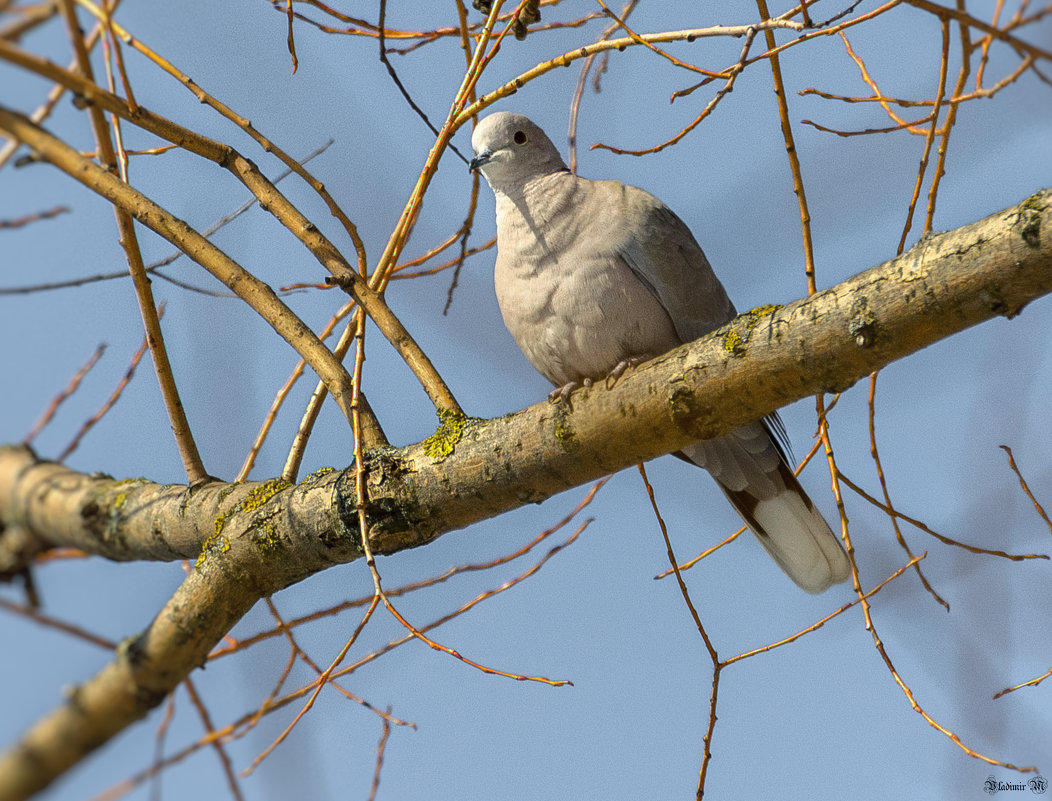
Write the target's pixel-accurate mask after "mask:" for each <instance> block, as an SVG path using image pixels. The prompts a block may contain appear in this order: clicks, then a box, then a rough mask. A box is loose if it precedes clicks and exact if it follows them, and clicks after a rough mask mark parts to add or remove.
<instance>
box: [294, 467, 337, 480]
mask: <svg viewBox="0 0 1052 801" xmlns="http://www.w3.org/2000/svg"><path fill="white" fill-rule="evenodd" d="M335 472H336V468H335V467H319V468H318V469H317V470H315V471H314V472H313V473H311V474H310V475H307V476H304V478H303V480H302V481H301V482H300V484H313V483H314V482H315V481H317V480H318V479H320V478H321V477H322V476H327V475H328V474H329V473H335Z"/></svg>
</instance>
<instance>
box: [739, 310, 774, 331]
mask: <svg viewBox="0 0 1052 801" xmlns="http://www.w3.org/2000/svg"><path fill="white" fill-rule="evenodd" d="M780 308H782V305H781V304H780V303H767V304H765V305H763V306H757V307H756V308H755V309H749V311H748V312H746V314H745V325H746V327H747V328H748V329H749V330H750V331H751V330H752V329H754V328H755V327H756V326H757V325H759V324H760V320H762V319H763V318H764V317H770V316H771V315H772V314H774V313H775V312H776V311H778V310H779V309H780Z"/></svg>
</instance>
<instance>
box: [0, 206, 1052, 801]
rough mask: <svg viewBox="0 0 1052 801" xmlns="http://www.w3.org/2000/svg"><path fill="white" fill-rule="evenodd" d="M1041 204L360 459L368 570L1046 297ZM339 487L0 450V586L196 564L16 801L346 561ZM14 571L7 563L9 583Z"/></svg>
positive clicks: (48, 726)
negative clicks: (531, 399)
mask: <svg viewBox="0 0 1052 801" xmlns="http://www.w3.org/2000/svg"><path fill="white" fill-rule="evenodd" d="M1050 232H1052V190H1044V191H1042V192H1039V193H1037V194H1035V195H1033V196H1032V197H1030V198H1028V199H1026V200H1025V201H1023V202H1022V203H1020V204H1018V205H1016V206H1014V207H1012V208H1010V209H1007V210H1005V211H1003V212H999V213H997V214H994V215H992V216H990V217H988V218H986V219H984V220H981V221H979V222H977V223H974V224H972V225H968V226H965V227H963V228H960V229H958V230H956V231H951V232H949V233H944V234H938V235H932V236H929V237H926V238H925V239H923V240H922V241H921V242H919V243H918V244H917V245H916V246H915V247H914V248H913V249H912V250H910V251H909V252H908V253H906V254H904V255H902V256H900V257H899V258H896V259H894V260H892V261H890V262H887V263H885V264H883V265H880V266H879V267H875V268H873V269H871V270H867V271H866V272H864V273H861V274H859V275H857V276H855V277H854V278H851V279H849V280H848V281H845V282H844V283H842V284H840V285H838V286H836V287H833V288H832V289H828V290H826V291H824V292H820V293H818V294H816V295H814V296H812V297H810V298H807V299H805V300H800V301H797V302H795V303H792V304H790V305H788V306H785V307H780V308H779V307H765V308H763V309H757V310H754V311H752V312H749V313H747V314H744V315H741V316H740V317H738V318H737V319H736V320H734V321H733V322H732V323H730V324H729V325H727V326H725V327H723V328H721V329H719V330H718V331H716V332H714V333H712V334H711V335H709V336H707V337H704V338H702V339H700V340H698V341H696V342H693V343H690V344H688V345H684V346H683V347H681V348H678V349H676V350H675V351H672V352H671V353H668V354H666V355H665V356H662V357H660V358H658V359H655V360H654V361H652V362H650V363H648V364H647V365H645V366H643V367H640V368H639V369H636V370H632V371H629V372H628V373H627V374H626V375H625V376H623V377H622V378H621V379H620V380H619V381H618V382H617V384H616V385H615V386H614V387H612V388H606V387H603V386H602V385H597V386H596V387H593V388H592V389H589V390H582V391H579V392H576V393H574V395H573V398H572V400H573V408H572V409H567V408H566V407H565V406H563V405H551V404H548V403H541V404H538V405H536V406H532V407H530V408H528V409H525V410H523V411H521V412H517V413H515V414H512V415H507V416H505V417H501V418H498V419H495V420H488V421H487V420H471V419H465V418H462V417H458V416H455V415H448V414H447V415H446V416H445V418H444V421H443V425H442V427H441V428H440V429H439V432H438V434H436V435H435V436H434V437H431V438H429V439H428V440H425V441H424V442H421V443H416V444H414V445H409V446H406V447H404V448H400V449H394V448H386V449H377V450H374V451H371V452H369V453H368V454H367V455H366V460H367V462H368V464H367V469H368V480H369V509H368V510H367V511H368V514H367V520H368V523H369V536H370V541H371V543H372V545H373V548H374V550H375V551H377V552H386V553H391V552H395V551H399V550H403V549H405V548H411V547H415V546H418V545H423V544H425V543H427V542H429V541H431V540H433V539H435V538H436V537H438V536H440V535H441V534H443V533H445V532H447V531H450V530H453V529H456V528H462V527H464V526H466V525H469V524H471V523H474V522H477V521H479V520H482V519H485V518H488V517H492V516H494V515H496V514H500V513H501V512H504V511H507V510H509V509H512V508H514V507H517V506H521V505H523V504H525V503H529V502H537V501H541V500H543V499H544V498H547V497H548V496H550V495H552V494H554V493H556V492H560V491H562V490H565V489H567V488H570V487H573V486H575V485H578V484H582V483H584V482H587V481H590V480H592V479H594V478H597V477H599V476H602V475H605V474H608V473H611V472H613V471H616V470H620V469H622V468H624V467H627V466H629V465H632V464H634V463H636V462H638V461H643V460H646V459H651V458H654V457H656V456H658V455H660V454H663V453H669V452H672V451H675V450H678V449H679V448H682V447H683V446H685V445H687V444H689V443H690V442H693V441H696V440H698V439H702V438H706V437H712V436H717V435H719V434H723V433H726V432H727V431H729V430H730V429H732V428H734V427H736V426H738V425H741V424H743V423H746V422H748V421H750V420H755V419H757V418H758V417H760V416H762V415H764V414H767V413H769V412H771V411H773V410H774V409H776V408H778V407H779V406H782V405H784V404H786V403H789V402H791V401H794V400H797V399H799V398H802V397H805V396H807V395H810V394H814V393H818V392H831V391H837V390H843V389H845V388H847V387H849V386H851V384H853V383H854V382H855V381H857V380H858V379H859V378H861V377H863V376H865V375H868V374H869V373H871V372H872V371H874V370H877V369H879V368H881V367H883V366H885V365H887V364H888V363H890V362H892V361H894V360H896V359H899V358H901V357H903V356H905V355H907V354H909V353H912V352H914V351H917V350H919V349H921V348H923V347H925V346H926V345H929V344H931V343H933V342H935V341H937V340H939V339H942V338H944V337H947V336H950V335H951V334H954V333H956V332H958V331H961V330H963V329H965V328H967V327H970V326H972V325H975V324H977V323H979V322H982V321H984V320H987V319H990V318H992V317H995V316H1000V315H1003V316H1006V317H1012V316H1014V315H1015V314H1017V313H1018V312H1019V311H1020V310H1021V309H1022V308H1023V307H1024V306H1025V305H1026V304H1027V303H1029V302H1030V301H1032V300H1034V299H1035V298H1037V297H1040V296H1041V295H1044V294H1047V293H1049V292H1052V234H1050ZM353 499H354V469H353V466H352V467H351V468H348V469H347V470H344V471H330V472H324V471H323V472H319V473H316V474H314V475H312V476H309V477H308V478H307V479H305V480H304V481H303V482H301V483H300V484H298V485H295V486H291V485H288V484H286V483H284V482H280V481H272V482H265V483H253V484H239V485H222V484H213V485H208V486H205V487H201V488H197V489H193V490H190V489H187V488H185V487H172V486H167V487H162V486H158V485H155V484H151V483H149V482H146V481H140V480H133V481H125V482H120V481H113V480H108V479H101V478H98V477H96V476H87V475H84V474H80V473H76V472H75V471H72V470H68V469H67V468H64V467H62V466H59V465H55V464H51V463H46V462H40V461H38V460H37V459H36V457H35V456H34V455H33V454H32V452H31V451H29V450H28V449H27V448H24V447H7V448H0V567H4V566H5V565H6V569H11V570H17V569H19V568H21V567H24V566H25V562H24V560H25V559H27V558H29V557H30V556H31V555H32V553H33V552H34V551H35V550H39V549H40V548H44V547H49V546H54V545H73V546H76V547H79V548H83V549H84V550H87V551H90V552H92V553H98V554H101V555H104V556H107V557H109V558H114V559H160V560H170V559H181V558H194V557H196V558H197V563H196V567H195V569H194V571H192V573H191V575H190V576H189V577H188V578H187V580H186V582H184V584H183V586H182V587H180V589H179V590H178V591H177V593H176V595H175V596H173V598H172V599H171V600H170V601H169V603H168V604H166V606H165V608H164V609H163V610H162V611H161V612H160V614H159V615H158V616H157V618H156V619H155V620H154V621H153V623H151V625H150V626H149V628H147V630H146V631H145V632H144V633H143V634H141V635H139V636H138V637H136V638H133V639H131V640H129V641H127V642H126V643H125V644H124V645H123V646H122V647H121V648H120V649H118V652H117V655H116V658H115V660H114V661H113V662H112V663H111V664H110V665H109V666H107V667H106V668H105V669H104V670H103V671H102V672H100V673H99V674H98V675H97V676H95V677H94V678H92V679H90V680H89V681H88V682H86V683H85V684H83V685H81V686H80V687H79V688H77V689H76V690H75V691H74V692H73V693H72V694H71V695H70V697H69V699H68V700H67V701H66V702H65V703H64V704H63V705H62V706H60V707H59V708H58V709H57V710H55V711H54V712H52V713H51V714H50V715H48V716H47V717H45V718H43V719H42V720H41V721H39V722H38V723H37V724H36V725H35V726H34V727H33V728H32V729H30V731H29V732H27V734H26V735H25V736H24V737H23V739H22V740H21V741H20V742H19V743H18V744H17V745H16V746H14V747H13V748H12V749H11V750H10V751H8V752H7V753H6V754H4V755H3V756H2V757H0V799H16V798H25V797H27V796H28V795H30V794H32V793H33V792H35V791H36V790H38V789H40V788H42V787H44V786H46V785H47V784H48V783H49V782H51V781H52V780H53V779H54V778H55V777H57V776H59V775H61V774H62V773H63V772H64V771H65V770H67V769H68V768H69V767H71V766H72V765H73V764H75V763H76V762H77V761H79V760H80V759H81V758H83V757H84V756H85V755H86V754H87V753H89V752H90V751H91V750H92V749H94V748H96V747H97V746H99V745H101V744H102V743H103V742H105V741H106V740H107V739H109V738H110V737H112V736H113V735H114V734H116V733H117V732H118V731H120V730H121V729H122V728H124V727H126V726H127V725H129V724H130V723H132V722H134V721H135V720H137V719H139V718H141V717H143V716H144V715H145V714H146V713H147V712H148V711H149V710H150V709H151V708H152V707H154V706H155V705H156V704H158V703H160V701H161V699H163V698H164V696H165V694H166V693H168V692H170V691H171V690H172V689H174V688H175V687H176V686H177V685H178V683H179V682H180V681H182V680H183V679H184V678H185V677H186V676H187V675H188V674H189V672H190V671H191V670H192V669H193V668H194V667H197V666H199V665H201V664H203V663H204V661H205V659H206V658H207V655H208V652H209V651H210V650H211V649H212V647H213V646H214V644H215V643H216V642H217V641H218V640H219V638H220V637H221V636H222V635H223V634H224V633H225V632H226V631H227V630H228V629H229V628H230V627H231V626H232V625H233V624H234V623H235V622H236V621H237V620H238V619H239V618H240V617H241V616H242V615H243V614H244V613H245V612H246V611H247V610H248V609H249V608H251V606H252V604H253V603H254V602H255V600H257V599H258V598H260V597H262V596H265V595H268V594H270V593H273V592H276V591H277V590H279V589H281V588H283V587H286V586H288V585H290V584H292V583H294V582H296V581H300V580H302V579H303V578H306V577H307V576H309V575H311V574H312V573H315V572H317V571H319V570H322V569H324V568H326V567H329V566H331V565H333V564H337V563H344V562H349V561H352V560H354V559H356V558H358V556H360V555H361V549H360V541H359V531H358V517H357V510H356V509H355V507H354V500H353ZM20 562H21V564H20Z"/></svg>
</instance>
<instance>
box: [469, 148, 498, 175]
mask: <svg viewBox="0 0 1052 801" xmlns="http://www.w3.org/2000/svg"><path fill="white" fill-rule="evenodd" d="M491 158H493V153H492V151H489V150H484V151H482V152H481V153H479V154H478V155H477V156H475V158H473V159H472V160H471V161H470V162H468V172H478V170H479V167H481V166H482V165H483V164H485V163H486V162H488V161H489V160H490V159H491Z"/></svg>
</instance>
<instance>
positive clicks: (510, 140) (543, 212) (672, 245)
mask: <svg viewBox="0 0 1052 801" xmlns="http://www.w3.org/2000/svg"><path fill="white" fill-rule="evenodd" d="M471 144H472V146H473V147H474V150H475V158H474V159H473V160H472V162H471V169H472V170H480V171H481V172H482V174H483V175H484V176H485V178H486V180H487V181H488V182H489V185H490V187H492V189H493V193H494V195H495V196H496V199H497V263H496V269H495V272H494V283H495V286H496V291H497V301H498V302H499V304H500V309H501V314H502V315H503V317H504V323H505V325H507V327H508V330H509V331H510V332H511V334H512V336H513V337H514V338H515V341H516V342H517V343H518V345H519V347H520V348H521V349H522V352H523V353H524V354H525V355H526V358H527V359H529V360H530V362H531V363H532V364H533V366H534V367H535V368H537V370H539V371H540V372H541V373H542V374H543V375H544V376H545V378H547V379H548V380H549V381H551V382H552V383H553V384H554V385H555V386H556V387H572V386H573V385H576V384H579V383H583V382H585V381H586V380H596V379H600V378H603V377H605V376H607V375H609V374H610V373H611V372H613V371H616V370H622V369H624V364H625V363H626V362H628V363H634V362H635V361H638V360H640V359H641V358H644V359H645V358H651V357H654V356H658V355H660V354H662V353H665V352H667V351H669V350H671V349H672V348H675V347H677V346H679V345H681V344H683V343H684V342H689V341H691V340H693V339H697V338H698V337H700V336H702V335H704V334H707V333H708V332H710V331H712V330H713V329H715V328H717V327H719V326H720V325H723V324H724V323H726V322H727V321H728V320H730V319H732V318H733V317H734V315H735V310H734V305H733V304H732V303H731V301H730V298H728V297H727V293H726V291H725V290H724V288H723V286H722V284H720V282H719V279H717V278H716V275H715V274H714V273H713V272H712V268H711V267H710V266H709V262H708V260H707V259H706V258H705V254H704V253H703V252H702V250H701V247H700V246H699V245H698V243H697V242H696V241H695V239H694V237H693V236H692V235H691V232H690V230H689V229H688V228H687V226H686V225H685V224H684V223H683V221H682V220H680V219H679V217H677V216H676V215H675V214H674V213H673V212H672V211H671V210H670V209H669V208H668V207H667V206H665V204H663V203H662V202H661V201H660V200H658V199H657V198H656V197H654V196H653V195H651V194H649V193H647V192H644V191H643V190H642V189H638V188H636V187H634V186H626V185H624V184H622V183H619V182H617V181H590V180H588V179H585V178H579V177H577V176H575V175H573V174H571V173H570V171H569V170H568V169H567V167H566V165H565V163H564V162H563V159H562V157H561V156H560V155H559V151H558V150H557V149H556V147H555V145H553V144H552V142H551V140H549V139H548V137H547V136H546V135H545V133H544V131H542V130H541V129H540V128H538V127H537V126H536V125H535V124H534V123H533V122H531V121H530V120H529V119H527V118H526V117H524V116H522V115H521V114H511V113H508V112H499V113H497V114H492V115H490V116H488V117H486V118H485V119H483V120H482V121H481V122H480V123H479V124H478V126H477V127H476V129H475V132H474V135H473V136H472V137H471ZM557 394H558V390H557V392H556V393H553V396H555V395H557ZM769 420H770V422H757V423H753V424H751V425H748V426H744V427H742V428H739V429H736V430H735V431H733V432H731V433H730V434H728V435H726V436H723V437H719V438H717V439H714V440H706V441H704V442H698V443H695V444H693V445H691V446H689V447H687V448H684V449H683V452H682V454H679V455H681V456H682V457H683V458H685V459H687V460H689V461H690V462H693V463H694V464H696V465H698V466H699V467H704V468H705V469H706V470H708V471H709V473H710V474H711V475H712V476H713V478H715V479H716V481H717V483H718V484H719V485H720V488H721V489H722V490H723V492H724V494H725V495H726V496H727V498H728V499H729V500H730V502H731V504H732V505H733V506H734V508H735V509H736V510H737V511H738V513H739V514H740V515H741V516H742V519H743V520H744V521H745V522H746V524H747V525H748V526H749V528H750V529H751V530H752V531H753V533H754V534H755V535H756V537H757V538H758V539H759V540H760V542H761V544H763V546H764V548H766V549H767V552H768V553H769V554H770V555H771V556H772V557H773V558H774V560H775V562H777V563H778V565H779V566H780V567H781V568H782V570H784V571H785V572H786V574H787V575H788V576H789V577H790V578H791V579H792V580H793V581H794V582H796V583H797V584H798V585H799V586H800V587H802V588H803V589H805V590H807V591H808V592H822V591H823V590H825V589H827V588H828V587H830V586H831V585H833V584H836V583H839V582H841V581H843V580H844V579H845V578H847V576H848V575H850V566H849V563H848V560H847V556H846V555H845V553H844V551H843V548H841V546H840V541H839V540H838V538H837V537H836V536H835V535H834V534H833V532H832V531H831V530H830V528H829V526H828V524H827V523H826V522H825V520H824V519H823V518H822V516H821V514H820V513H819V512H818V510H817V509H816V508H815V506H814V504H813V503H812V502H811V499H810V498H808V497H807V494H806V493H805V492H804V491H803V489H802V488H801V487H800V485H799V483H798V482H797V480H796V478H795V477H794V476H793V471H792V470H791V469H790V467H789V465H788V463H787V461H786V459H785V456H784V454H783V453H782V451H781V449H780V448H779V447H778V444H777V443H776V441H775V439H774V438H773V437H772V435H771V426H772V425H773V426H774V427H776V428H777V429H780V428H781V423H780V421H778V420H777V417H776V416H774V417H773V418H770V419H769Z"/></svg>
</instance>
